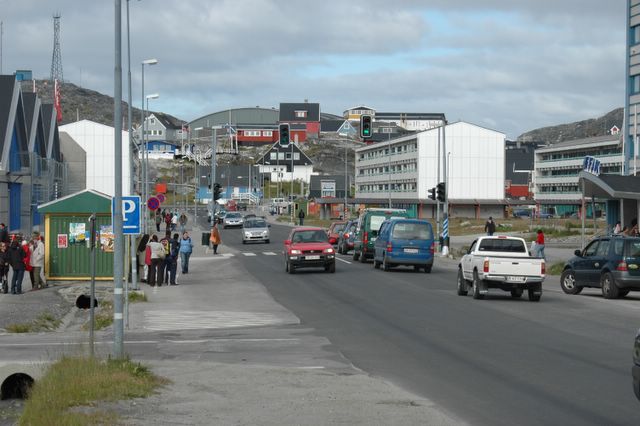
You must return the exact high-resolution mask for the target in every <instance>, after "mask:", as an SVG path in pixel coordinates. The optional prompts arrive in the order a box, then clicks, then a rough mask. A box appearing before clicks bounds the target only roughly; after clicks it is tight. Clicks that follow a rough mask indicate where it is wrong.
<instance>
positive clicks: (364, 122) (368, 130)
mask: <svg viewBox="0 0 640 426" xmlns="http://www.w3.org/2000/svg"><path fill="white" fill-rule="evenodd" d="M372 133H373V126H372V125H371V116H370V115H361V116H360V137H361V138H362V139H369V138H370V137H371V135H372Z"/></svg>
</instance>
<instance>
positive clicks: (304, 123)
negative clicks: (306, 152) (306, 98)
mask: <svg viewBox="0 0 640 426" xmlns="http://www.w3.org/2000/svg"><path fill="white" fill-rule="evenodd" d="M278 121H279V123H288V124H289V126H290V135H291V140H293V141H295V142H304V141H306V140H307V138H308V137H309V136H319V135H320V104H318V103H311V102H302V103H284V102H283V103H280V117H279V120H278Z"/></svg>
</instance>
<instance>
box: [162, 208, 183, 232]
mask: <svg viewBox="0 0 640 426" xmlns="http://www.w3.org/2000/svg"><path fill="white" fill-rule="evenodd" d="M187 221H188V219H187V215H186V214H185V213H184V212H182V213H181V214H179V215H178V212H173V213H172V212H170V211H167V210H160V209H158V210H156V216H155V222H156V231H157V232H160V227H161V226H162V224H163V223H164V224H165V233H166V232H174V231H175V230H176V228H177V227H178V225H180V232H181V233H183V232H184V231H185V229H186V226H187Z"/></svg>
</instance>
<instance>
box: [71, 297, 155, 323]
mask: <svg viewBox="0 0 640 426" xmlns="http://www.w3.org/2000/svg"><path fill="white" fill-rule="evenodd" d="M146 301H147V296H146V295H145V294H144V293H142V292H135V291H131V292H129V302H130V303H139V302H146ZM111 324H113V301H111V300H103V301H102V302H100V304H99V306H98V308H97V309H96V311H95V328H94V330H103V329H105V328H107V327H109V326H111ZM90 326H91V325H90V324H89V322H87V323H85V324H84V325H83V326H82V329H83V330H89V327H90Z"/></svg>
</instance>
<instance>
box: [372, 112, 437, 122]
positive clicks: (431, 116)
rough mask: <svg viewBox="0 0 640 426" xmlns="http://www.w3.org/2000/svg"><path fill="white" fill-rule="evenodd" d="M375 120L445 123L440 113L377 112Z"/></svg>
mask: <svg viewBox="0 0 640 426" xmlns="http://www.w3.org/2000/svg"><path fill="white" fill-rule="evenodd" d="M376 120H430V121H431V120H433V121H436V120H437V121H445V120H446V117H445V115H444V113H441V112H377V111H376Z"/></svg>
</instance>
